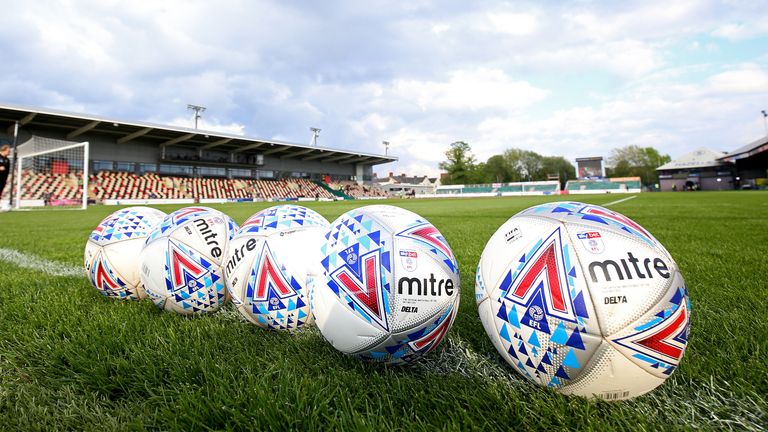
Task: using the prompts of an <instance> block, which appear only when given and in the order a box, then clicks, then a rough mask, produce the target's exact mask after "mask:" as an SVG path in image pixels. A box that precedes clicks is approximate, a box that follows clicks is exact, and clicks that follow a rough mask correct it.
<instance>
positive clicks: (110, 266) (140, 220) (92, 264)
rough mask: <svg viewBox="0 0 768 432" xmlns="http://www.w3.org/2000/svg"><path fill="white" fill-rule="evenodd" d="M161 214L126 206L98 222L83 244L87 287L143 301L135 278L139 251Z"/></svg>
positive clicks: (139, 282) (137, 273)
mask: <svg viewBox="0 0 768 432" xmlns="http://www.w3.org/2000/svg"><path fill="white" fill-rule="evenodd" d="M164 217H165V213H163V212H161V211H160V210H156V209H153V208H150V207H128V208H124V209H122V210H118V211H116V212H114V213H112V214H111V215H109V216H107V217H106V218H104V220H102V221H101V222H100V223H99V225H98V226H97V227H96V229H94V230H93V232H91V235H90V237H89V238H88V242H87V243H86V244H85V254H84V258H85V272H86V274H87V275H88V279H89V280H90V281H91V284H92V285H93V286H94V287H96V289H97V290H99V292H100V293H101V294H103V295H105V296H107V297H110V298H118V299H130V300H139V299H143V298H145V297H146V296H147V295H146V294H145V293H144V288H143V287H142V285H141V279H140V278H139V252H141V248H142V246H144V241H145V240H146V239H147V236H148V235H149V233H150V232H151V231H152V229H153V228H154V227H155V225H157V224H159V223H160V222H161V221H162V220H163V218H164Z"/></svg>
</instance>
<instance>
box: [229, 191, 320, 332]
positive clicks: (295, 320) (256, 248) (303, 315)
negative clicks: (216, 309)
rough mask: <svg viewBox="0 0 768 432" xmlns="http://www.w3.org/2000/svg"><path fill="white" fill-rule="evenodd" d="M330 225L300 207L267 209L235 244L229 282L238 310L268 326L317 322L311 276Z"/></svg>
mask: <svg viewBox="0 0 768 432" xmlns="http://www.w3.org/2000/svg"><path fill="white" fill-rule="evenodd" d="M328 226H329V225H328V221H327V220H326V219H325V218H324V217H322V216H321V215H320V214H318V213H317V212H315V211H313V210H310V209H308V208H306V207H302V206H298V205H280V206H275V207H270V208H268V209H265V210H262V211H260V212H258V213H256V214H254V215H253V216H251V217H250V218H248V220H246V221H245V223H243V224H242V226H240V229H239V230H238V232H237V234H235V237H234V238H233V239H232V240H231V241H230V242H229V248H228V249H227V254H226V261H225V263H224V266H225V268H224V279H225V281H226V285H227V289H228V290H229V293H230V295H231V298H232V302H233V303H234V304H235V306H236V307H237V309H238V311H240V313H241V314H242V315H243V316H244V317H245V318H247V319H248V320H249V321H251V322H252V323H254V324H256V325H258V326H259V327H262V328H270V329H277V330H295V329H298V328H300V327H303V326H305V325H307V324H311V323H312V313H311V311H310V308H309V295H308V292H307V291H308V288H307V285H306V280H307V277H308V276H310V277H312V276H317V275H319V274H320V273H321V272H322V268H320V259H321V258H322V257H321V256H320V247H321V246H322V244H323V243H324V242H325V234H326V232H327V231H328Z"/></svg>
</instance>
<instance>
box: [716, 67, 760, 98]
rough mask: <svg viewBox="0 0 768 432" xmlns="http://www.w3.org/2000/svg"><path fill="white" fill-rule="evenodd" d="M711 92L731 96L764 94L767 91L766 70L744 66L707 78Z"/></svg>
mask: <svg viewBox="0 0 768 432" xmlns="http://www.w3.org/2000/svg"><path fill="white" fill-rule="evenodd" d="M707 81H708V84H709V86H710V88H711V90H712V91H715V92H718V93H727V94H730V95H732V96H736V95H738V94H743V93H766V91H768V69H766V68H760V67H759V66H757V65H746V66H743V67H740V68H738V69H734V70H729V71H725V72H722V73H719V74H717V75H713V76H711V77H709V79H708V80H707Z"/></svg>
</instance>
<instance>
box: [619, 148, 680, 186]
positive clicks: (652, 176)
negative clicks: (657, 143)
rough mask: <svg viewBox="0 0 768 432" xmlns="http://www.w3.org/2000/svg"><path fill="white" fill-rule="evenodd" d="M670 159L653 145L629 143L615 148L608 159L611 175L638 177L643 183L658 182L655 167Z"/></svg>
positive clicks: (651, 183)
mask: <svg viewBox="0 0 768 432" xmlns="http://www.w3.org/2000/svg"><path fill="white" fill-rule="evenodd" d="M670 160H672V158H670V157H669V155H662V154H661V153H659V151H658V150H656V149H655V148H653V147H639V146H636V145H629V146H626V147H621V148H615V149H613V151H612V153H611V157H610V158H609V159H608V164H609V165H610V168H609V170H608V172H609V175H610V176H611V177H630V176H631V177H635V176H637V177H640V180H641V182H642V183H643V184H644V185H653V184H656V183H658V181H659V176H658V174H657V173H656V168H658V167H660V166H661V165H664V164H665V163H667V162H669V161H670Z"/></svg>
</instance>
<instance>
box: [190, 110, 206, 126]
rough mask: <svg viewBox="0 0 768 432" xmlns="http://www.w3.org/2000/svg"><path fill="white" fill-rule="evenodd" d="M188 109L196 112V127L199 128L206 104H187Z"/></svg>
mask: <svg viewBox="0 0 768 432" xmlns="http://www.w3.org/2000/svg"><path fill="white" fill-rule="evenodd" d="M187 109H188V110H192V111H194V112H195V129H197V121H198V120H199V119H201V118H202V116H201V115H200V114H201V113H202V112H204V111H205V107H204V106H200V105H192V104H187Z"/></svg>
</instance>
